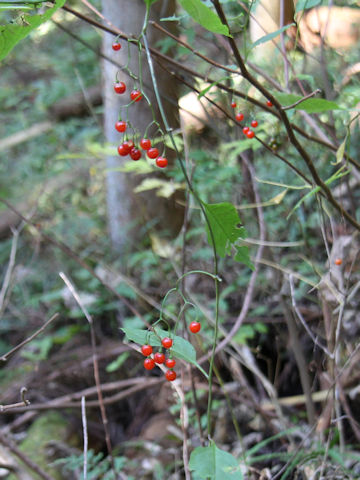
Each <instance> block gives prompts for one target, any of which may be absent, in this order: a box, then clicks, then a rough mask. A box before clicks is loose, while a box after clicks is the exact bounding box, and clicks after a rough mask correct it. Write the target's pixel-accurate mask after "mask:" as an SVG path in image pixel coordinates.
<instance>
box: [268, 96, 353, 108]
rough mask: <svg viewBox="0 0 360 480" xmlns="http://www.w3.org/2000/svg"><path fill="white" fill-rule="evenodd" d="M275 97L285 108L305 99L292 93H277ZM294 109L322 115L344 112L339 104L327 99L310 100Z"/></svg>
mask: <svg viewBox="0 0 360 480" xmlns="http://www.w3.org/2000/svg"><path fill="white" fill-rule="evenodd" d="M274 96H275V97H276V98H277V100H279V102H280V103H281V105H283V106H284V107H287V106H289V105H292V104H293V103H296V102H298V101H299V100H301V99H302V98H303V97H301V96H300V95H293V94H291V93H275V94H274ZM293 108H294V109H295V110H304V111H305V112H307V113H321V112H327V111H329V110H343V109H342V108H341V107H340V106H339V105H338V104H337V103H335V102H331V101H330V100H326V99H325V98H308V99H306V100H304V101H303V102H301V103H299V104H298V105H296V106H295V107H293Z"/></svg>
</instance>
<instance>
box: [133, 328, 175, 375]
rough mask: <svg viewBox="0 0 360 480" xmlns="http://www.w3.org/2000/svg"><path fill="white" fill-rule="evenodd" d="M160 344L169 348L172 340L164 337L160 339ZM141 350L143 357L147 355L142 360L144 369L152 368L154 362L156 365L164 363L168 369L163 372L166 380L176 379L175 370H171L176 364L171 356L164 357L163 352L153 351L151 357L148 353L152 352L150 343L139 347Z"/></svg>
mask: <svg viewBox="0 0 360 480" xmlns="http://www.w3.org/2000/svg"><path fill="white" fill-rule="evenodd" d="M161 345H162V346H163V347H164V348H166V349H170V348H171V347H172V345H173V341H172V339H171V338H169V337H165V338H163V339H162V340H161ZM141 352H142V354H143V355H145V357H147V358H145V360H144V368H145V369H146V370H152V369H153V368H154V367H155V364H156V363H157V364H158V365H160V364H163V363H165V365H166V366H167V367H168V369H169V370H167V371H166V373H165V378H166V380H168V381H169V382H173V381H174V380H175V379H176V372H175V371H174V370H173V368H174V367H175V365H176V361H175V359H173V358H171V357H168V358H166V357H165V354H164V353H162V352H156V353H154V356H153V358H152V357H150V355H151V354H152V353H153V348H152V346H151V345H143V346H142V347H141Z"/></svg>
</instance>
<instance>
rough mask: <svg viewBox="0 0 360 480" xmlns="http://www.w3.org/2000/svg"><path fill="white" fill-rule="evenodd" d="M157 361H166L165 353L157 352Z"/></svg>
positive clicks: (155, 357) (155, 356)
mask: <svg viewBox="0 0 360 480" xmlns="http://www.w3.org/2000/svg"><path fill="white" fill-rule="evenodd" d="M154 360H155V363H164V362H165V355H164V354H163V353H160V352H157V353H155V355H154Z"/></svg>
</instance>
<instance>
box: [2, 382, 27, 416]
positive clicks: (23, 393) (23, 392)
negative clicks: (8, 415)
mask: <svg viewBox="0 0 360 480" xmlns="http://www.w3.org/2000/svg"><path fill="white" fill-rule="evenodd" d="M26 393H27V388H26V387H22V388H21V390H20V396H21V402H18V403H11V404H9V405H0V413H3V412H6V411H7V410H12V409H14V408H17V407H24V406H25V407H27V406H28V405H30V401H29V400H28V399H27V398H25V396H26Z"/></svg>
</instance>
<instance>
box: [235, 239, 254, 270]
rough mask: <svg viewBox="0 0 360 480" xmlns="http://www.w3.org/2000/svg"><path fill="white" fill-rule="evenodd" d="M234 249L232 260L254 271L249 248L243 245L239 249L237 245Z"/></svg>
mask: <svg viewBox="0 0 360 480" xmlns="http://www.w3.org/2000/svg"><path fill="white" fill-rule="evenodd" d="M235 248H236V254H235V257H234V260H235V261H236V262H240V263H244V264H245V265H246V266H247V267H249V268H251V270H254V265H253V263H252V261H251V260H250V255H249V247H247V246H246V245H243V246H241V247H239V245H235Z"/></svg>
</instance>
